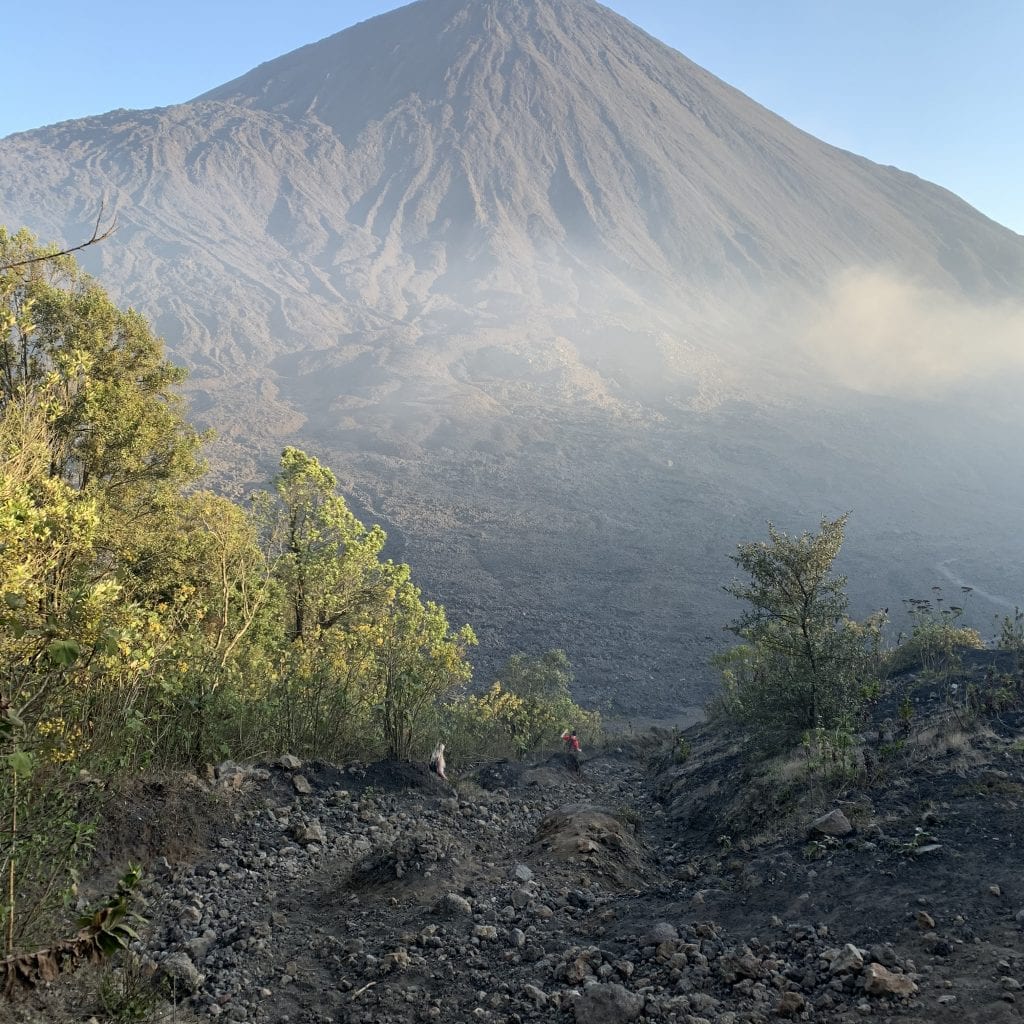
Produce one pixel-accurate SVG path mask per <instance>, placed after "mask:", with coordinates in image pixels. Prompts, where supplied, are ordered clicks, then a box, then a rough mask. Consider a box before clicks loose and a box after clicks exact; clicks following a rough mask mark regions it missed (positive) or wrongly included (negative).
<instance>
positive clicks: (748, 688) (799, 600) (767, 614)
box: [717, 515, 882, 746]
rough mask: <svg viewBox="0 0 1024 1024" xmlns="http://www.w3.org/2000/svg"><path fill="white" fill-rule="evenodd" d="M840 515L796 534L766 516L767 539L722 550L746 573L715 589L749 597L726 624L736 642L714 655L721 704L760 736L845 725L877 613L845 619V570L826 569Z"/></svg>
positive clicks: (784, 738)
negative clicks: (863, 619) (842, 573)
mask: <svg viewBox="0 0 1024 1024" xmlns="http://www.w3.org/2000/svg"><path fill="white" fill-rule="evenodd" d="M847 518H848V515H842V516H840V517H839V518H838V519H835V520H828V519H822V521H821V530H820V532H818V533H816V534H813V533H803V534H801V535H800V536H798V537H791V536H789V535H787V534H785V533H783V532H781V531H780V530H777V529H775V527H774V526H773V525H772V524H771V523H769V524H768V540H767V541H755V542H750V543H746V544H741V545H739V549H738V551H737V554H736V555H734V556H732V559H733V561H734V562H735V563H736V565H737V566H739V568H740V569H741V570H742V571H743V572H744V573H746V574H747V576H748V577H749V580H748V581H747V582H739V581H736V582H733V583H732V584H730V585H729V586H727V587H726V588H725V589H726V590H727V591H728V592H729V593H730V594H732V595H733V596H734V597H738V598H739V599H740V600H742V601H745V602H747V604H748V605H749V607H748V609H747V610H746V611H744V612H743V613H742V614H741V615H740V617H739V618H738V619H736V620H735V621H734V622H732V623H731V624H730V625H729V626H728V627H727V628H728V629H729V630H730V631H731V632H733V633H735V634H736V635H737V636H738V637H740V638H741V639H742V640H743V641H744V642H743V644H741V645H740V646H739V647H736V648H734V649H732V650H731V651H729V652H727V653H726V654H725V655H722V656H720V657H719V658H718V659H717V664H718V667H719V668H720V669H721V671H722V675H723V680H724V683H725V693H724V698H723V705H724V708H725V710H726V712H727V713H728V714H729V715H730V717H732V718H734V719H735V720H737V721H739V722H742V723H743V724H744V725H746V726H748V727H750V728H751V729H752V730H753V731H754V732H755V734H757V736H758V737H759V739H760V740H761V741H762V742H763V743H764V744H765V745H768V746H785V745H787V744H789V743H792V742H793V741H795V740H797V739H799V738H800V737H801V736H802V735H804V734H805V733H807V732H808V731H811V730H820V729H834V728H837V727H842V726H846V725H849V723H850V722H851V719H852V717H853V715H854V714H855V712H856V711H857V710H858V708H859V706H860V704H861V702H862V700H863V697H862V691H863V690H864V688H865V685H866V684H867V683H868V682H869V679H870V677H871V676H872V675H873V673H874V672H875V669H876V665H877V654H878V645H879V642H880V633H881V626H882V616H881V614H879V615H876V616H874V617H872V618H871V619H869V620H868V621H867V622H865V623H858V622H855V621H853V620H851V619H850V618H849V617H848V616H847V614H846V610H847V598H846V591H845V588H846V578H845V577H843V576H835V575H833V573H832V564H833V562H834V561H835V559H836V556H837V555H838V554H839V549H840V547H841V546H842V543H843V534H844V531H845V528H846V521H847Z"/></svg>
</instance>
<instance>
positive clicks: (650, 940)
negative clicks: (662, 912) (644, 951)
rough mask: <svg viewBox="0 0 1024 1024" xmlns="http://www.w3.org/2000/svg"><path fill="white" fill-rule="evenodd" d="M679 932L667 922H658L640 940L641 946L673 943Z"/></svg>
mask: <svg viewBox="0 0 1024 1024" xmlns="http://www.w3.org/2000/svg"><path fill="white" fill-rule="evenodd" d="M678 938H679V930H678V929H677V928H676V926H675V925H674V924H671V923H670V922H668V921H658V923H657V924H654V925H652V926H651V927H650V929H648V931H647V932H646V933H645V934H644V935H643V937H642V938H641V939H640V945H641V946H660V945H661V944H662V943H663V942H675V940H676V939H678Z"/></svg>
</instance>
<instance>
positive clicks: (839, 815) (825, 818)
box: [811, 807, 853, 837]
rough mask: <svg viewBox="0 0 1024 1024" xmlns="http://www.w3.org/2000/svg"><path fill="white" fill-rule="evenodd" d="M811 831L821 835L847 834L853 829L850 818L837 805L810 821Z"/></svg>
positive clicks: (837, 835)
mask: <svg viewBox="0 0 1024 1024" xmlns="http://www.w3.org/2000/svg"><path fill="white" fill-rule="evenodd" d="M811 831H812V832H817V833H818V834H819V835H823V836H836V837H840V836H848V835H849V834H850V833H851V832H852V831H853V826H852V825H851V824H850V819H849V818H847V817H846V815H845V814H843V812H842V811H841V810H839V808H838V807H837V808H836V809H835V810H834V811H829V812H828V814H823V815H822V816H821V817H820V818H815V819H814V821H812V822H811Z"/></svg>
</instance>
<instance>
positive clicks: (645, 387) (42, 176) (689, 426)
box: [0, 0, 1024, 714]
mask: <svg viewBox="0 0 1024 1024" xmlns="http://www.w3.org/2000/svg"><path fill="white" fill-rule="evenodd" d="M101 201H105V202H106V203H107V204H108V206H110V207H116V209H117V213H118V223H119V229H118V231H117V233H116V234H115V235H114V237H113V238H111V239H110V240H108V241H107V242H105V243H104V244H103V245H101V246H98V247H96V248H94V249H91V250H87V252H86V254H85V260H84V261H85V262H86V264H87V266H88V268H89V269H90V270H91V271H92V272H93V273H95V274H96V275H97V276H98V277H99V279H100V280H101V282H102V283H103V284H104V285H105V286H106V287H107V288H108V289H109V290H110V291H111V292H112V294H113V295H114V296H115V297H116V298H117V299H118V300H119V301H122V302H126V303H131V304H132V305H134V306H135V307H136V308H138V309H140V310H141V311H143V312H144V313H145V314H146V315H148V316H149V317H150V318H151V319H152V320H153V321H154V323H155V325H156V327H157V329H158V331H159V332H160V333H161V334H162V335H163V336H164V337H165V338H166V340H167V343H168V347H169V350H170V352H171V354H172V356H173V358H175V359H176V360H177V361H179V362H182V363H184V364H185V365H187V366H188V367H189V368H190V370H191V374H192V376H191V381H190V384H189V395H190V400H191V403H192V409H193V415H194V418H196V419H197V420H198V421H200V422H202V423H204V424H207V425H212V426H214V427H216V428H217V431H218V435H219V440H218V441H217V443H216V445H215V447H214V450H213V459H212V461H213V463H214V466H215V469H216V474H217V477H218V479H219V481H220V483H221V485H222V486H224V487H226V488H229V489H230V488H242V487H244V486H248V485H251V484H253V483H258V482H260V481H262V480H265V479H266V478H267V476H268V475H269V474H270V473H272V472H273V466H274V463H275V461H276V453H277V451H278V450H279V449H280V448H281V446H282V445H284V444H298V445H300V446H302V447H304V448H306V449H308V450H309V451H311V452H313V453H315V454H317V455H318V456H320V457H321V458H323V459H324V461H326V462H327V463H328V464H330V465H331V466H332V468H334V469H335V470H336V471H337V473H338V475H339V477H340V479H341V480H342V481H343V484H344V487H345V489H346V492H347V494H348V495H349V496H350V497H351V500H352V504H353V506H354V508H355V509H356V511H357V512H358V513H359V514H360V515H362V516H363V517H364V518H367V519H370V520H375V521H378V522H381V523H382V524H383V525H384V526H385V528H386V529H387V530H388V532H389V537H390V544H391V549H390V550H391V553H392V554H393V555H395V556H397V557H401V558H403V559H407V560H409V561H410V562H411V563H412V565H413V568H414V571H415V572H416V574H417V577H418V579H419V580H420V582H421V584H422V585H423V586H424V589H425V591H426V592H427V594H428V595H429V596H431V597H433V598H436V599H438V600H440V601H442V602H443V603H445V605H446V606H447V607H448V609H449V612H450V614H451V616H452V617H453V618H454V619H457V620H459V621H465V620H468V621H470V622H472V623H473V625H474V626H475V627H476V628H477V631H478V633H479V635H480V638H481V648H480V657H479V665H478V669H479V672H478V674H479V677H480V678H481V679H486V678H487V677H488V676H489V674H490V673H491V672H492V671H493V669H494V668H495V666H496V665H497V664H498V663H499V662H500V660H501V659H502V658H503V657H504V656H505V655H506V654H508V653H510V652H512V651H514V650H525V651H528V652H530V653H539V652H541V651H543V650H545V649H548V648H551V647H563V648H565V649H566V650H567V652H568V653H569V655H570V658H571V659H572V661H573V663H574V665H575V666H576V668H577V674H578V688H579V691H580V696H581V697H584V698H588V699H592V700H595V699H596V700H602V701H607V702H609V703H610V704H611V705H612V706H615V707H618V708H620V709H628V710H630V711H637V710H640V711H648V712H650V713H655V714H657V713H662V712H664V711H666V710H668V709H671V708H674V707H677V706H679V705H680V704H681V703H687V702H694V701H697V700H699V699H700V698H701V697H702V696H703V695H704V694H705V693H706V692H707V689H708V687H709V685H710V675H709V671H708V669H707V667H706V666H707V657H708V654H709V653H710V652H711V651H712V650H714V649H716V648H719V647H721V646H722V645H723V640H722V632H721V630H722V626H723V625H724V624H725V623H726V622H727V621H728V619H729V618H730V617H731V616H732V615H733V614H734V612H735V609H733V608H732V607H731V606H730V599H729V598H727V597H726V596H725V595H724V594H723V593H722V591H721V585H722V584H723V583H725V582H727V581H728V579H729V578H730V576H731V565H730V562H729V560H728V555H729V553H730V552H731V551H733V550H734V549H735V545H736V543H738V542H739V541H741V540H745V539H750V538H751V537H756V536H760V535H761V534H762V533H763V531H764V520H766V519H771V520H773V521H774V522H775V523H776V524H777V525H779V526H780V527H782V528H784V529H792V530H798V529H804V528H808V527H813V526H815V525H816V523H817V521H818V519H819V517H820V516H821V515H834V514H837V513H840V512H843V511H846V510H848V509H852V510H853V513H854V514H853V518H852V521H851V528H850V532H849V536H848V542H847V548H846V551H845V553H844V559H845V565H844V568H845V569H846V570H847V571H848V572H849V574H850V577H851V581H850V582H851V592H852V594H853V596H854V598H855V605H856V606H857V607H858V610H863V611H868V610H870V609H871V608H873V607H875V606H882V605H890V604H897V605H898V603H899V600H900V598H904V597H910V596H917V595H919V594H920V593H921V592H926V591H927V590H928V588H929V587H931V586H932V585H933V584H940V585H945V586H950V587H953V588H954V590H955V591H956V593H957V595H958V596H959V588H960V587H961V586H972V587H973V588H974V590H975V594H976V595H982V596H978V597H977V598H976V600H975V608H974V609H973V614H975V616H976V617H977V618H978V619H979V621H980V620H985V619H987V618H988V617H990V616H991V615H992V614H996V613H1000V612H1002V611H1003V610H1005V609H1008V608H1012V607H1013V604H1014V600H1015V597H1016V596H1017V595H1020V594H1021V593H1022V592H1024V590H1022V585H1024V571H1022V570H1021V568H1020V567H1021V566H1022V565H1024V558H1022V556H1024V544H1022V542H1021V539H1020V535H1019V530H1018V525H1017V524H1018V522H1019V515H1020V509H1021V508H1022V507H1024V485H1022V484H1021V482H1020V474H1019V472H1016V471H1015V470H1014V469H1013V467H1014V466H1017V465H1018V462H1019V455H1018V452H1017V443H1016V441H1015V436H1016V432H1017V431H1018V430H1019V429H1020V426H1021V414H1020V411H1019V403H1018V402H1017V400H1016V395H1017V393H1018V389H1019V386H1020V384H1021V376H1022V375H1021V369H1022V360H1024V351H1022V350H1024V346H1022V345H1021V339H1024V238H1022V237H1021V236H1019V235H1016V234H1014V233H1013V232H1011V231H1009V230H1007V229H1006V228H1003V227H1001V226H1000V225H998V224H996V223H994V222H993V221H991V220H989V219H987V218H985V217H984V216H983V215H981V214H980V213H978V212H977V211H976V210H974V209H972V208H971V207H970V206H968V205H967V204H966V203H964V202H963V201H962V200H960V199H959V198H957V197H956V196H955V195H953V194H952V193H950V192H948V191H947V190H945V189H943V188H941V187H939V186H937V185H934V184H931V183H928V182H925V181H922V180H921V179H919V178H917V177H915V176H913V175H911V174H907V173H905V172H903V171H900V170H897V169H896V168H893V167H883V166H879V165H877V164H874V163H872V162H870V161H868V160H865V159H863V158H861V157H858V156H856V155H854V154H851V153H848V152H845V151H842V150H840V149H836V148H835V147H832V146H829V145H827V144H826V143H824V142H821V141H820V140H818V139H815V138H814V137H812V136H810V135H808V134H806V133H805V132H802V131H800V130H799V129H798V128H796V127H794V126H793V125H791V124H789V123H788V122H786V121H784V120H783V119H781V118H779V117H777V116H776V115H774V114H772V113H771V112H770V111H768V110H766V109H765V108H763V107H761V106H759V105H758V104H757V103H756V102H754V101H753V100H752V99H750V98H748V97H746V96H744V95H743V94H741V93H739V92H737V91H736V90H735V89H733V88H731V87H730V86H728V85H726V84H725V83H723V82H721V81H719V80H718V79H716V78H715V77H714V76H712V75H710V74H709V73H708V72H706V71H704V70H703V69H701V68H699V67H698V66H696V65H695V64H693V63H692V62H690V61H689V60H687V59H686V58H685V57H684V56H682V55H681V54H680V53H678V52H676V51H675V50H673V49H671V48H669V47H667V46H665V45H664V44H662V43H660V42H659V41H657V40H656V39H653V38H652V37H650V36H649V35H647V34H645V33H644V32H643V31H641V30H640V29H639V28H637V27H636V26H634V25H632V24H631V23H629V22H628V21H626V20H625V19H623V18H621V17H620V16H619V15H617V14H615V13H614V12H613V11H611V10H609V9H608V8H606V7H603V6H601V5H599V4H596V3H593V2H591V0H420V2H418V3H413V4H411V5H409V6H407V7H403V8H401V9H400V10H397V11H394V12H392V13H390V14H386V15H383V16H381V17H378V18H374V19H372V20H370V21H367V22H363V23H361V24H359V25H356V26H354V27H352V28H349V29H347V30H345V31H343V32H340V33H339V34H337V35H334V36H331V37H329V38H327V39H324V40H322V41H320V42H317V43H313V44H311V45H309V46H306V47H303V48H302V49H299V50H296V51H294V52H293V53H289V54H287V55H285V56H282V57H280V58H278V59H277V60H273V61H270V62H269V63H266V64H263V65H260V66H259V67H257V68H255V69H254V70H252V71H251V72H249V73H248V74H246V75H243V76H242V77H241V78H238V79H236V80H235V81H232V82H229V83H227V84H225V85H223V86H220V87H219V88H216V89H213V90H211V91H209V92H207V93H205V94H204V95H202V96H199V97H197V98H196V99H194V100H191V101H189V102H187V103H183V104H180V105H178V106H173V107H167V108H161V109H156V110H148V111H131V110H118V111H114V112H111V113H107V114H102V115H99V116H96V117H90V118H85V119H82V120H77V121H70V122H65V123H62V124H58V125H54V126H51V127H46V128H40V129H38V130H34V131H31V132H25V133H21V134H18V135H12V136H9V137H7V138H6V139H3V140H0V222H3V223H6V224H7V225H8V226H10V227H17V226H20V225H26V226H28V227H29V228H30V229H32V230H33V231H35V232H36V233H37V234H39V235H40V236H42V237H43V238H45V239H58V240H67V241H78V240H80V238H81V237H83V233H84V235H87V234H88V230H89V227H87V225H89V226H91V223H92V220H93V219H94V218H95V213H96V209H97V206H98V204H99V203H100V202H101ZM1007 566H1009V567H1010V568H1007Z"/></svg>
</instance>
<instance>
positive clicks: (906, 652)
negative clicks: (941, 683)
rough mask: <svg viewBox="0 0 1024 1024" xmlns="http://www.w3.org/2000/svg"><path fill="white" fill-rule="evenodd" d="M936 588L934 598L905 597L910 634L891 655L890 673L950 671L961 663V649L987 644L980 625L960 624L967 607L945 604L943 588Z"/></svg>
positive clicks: (888, 661) (976, 647)
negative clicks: (976, 626)
mask: <svg viewBox="0 0 1024 1024" xmlns="http://www.w3.org/2000/svg"><path fill="white" fill-rule="evenodd" d="M933 590H934V591H935V593H936V597H935V599H934V600H932V599H927V598H914V597H912V598H908V599H907V600H906V601H904V604H906V605H907V607H908V611H909V614H910V619H911V623H912V625H911V630H910V635H909V636H907V637H905V638H904V639H903V641H902V642H901V643H900V644H899V645H898V646H897V647H896V649H895V650H894V651H892V652H891V653H890V654H889V656H888V658H887V664H886V667H887V668H888V670H889V672H890V673H892V674H897V673H900V672H906V671H909V670H911V669H920V670H922V671H924V672H927V673H929V674H931V675H935V676H941V675H948V674H949V673H951V672H955V671H956V670H957V669H958V668H959V667H960V651H961V650H963V649H970V650H981V649H982V648H983V647H984V646H985V644H984V641H983V640H982V639H981V634H980V633H979V632H978V631H977V630H976V629H972V628H971V627H969V626H960V625H957V622H958V620H959V619H960V617H961V616H962V615H963V612H964V610H963V608H962V607H959V606H958V605H950V606H945V607H944V603H943V601H942V597H941V591H940V589H939V588H938V587H935V588H933Z"/></svg>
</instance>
